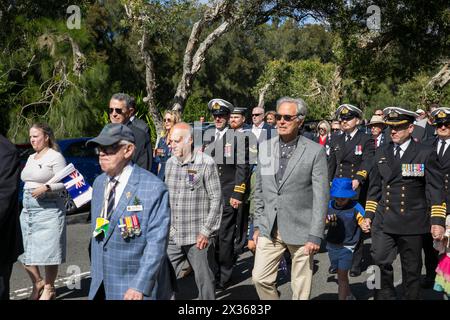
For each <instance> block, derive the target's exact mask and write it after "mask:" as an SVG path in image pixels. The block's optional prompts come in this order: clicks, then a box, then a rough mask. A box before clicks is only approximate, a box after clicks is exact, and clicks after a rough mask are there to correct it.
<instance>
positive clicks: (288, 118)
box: [275, 113, 298, 122]
mask: <svg viewBox="0 0 450 320" xmlns="http://www.w3.org/2000/svg"><path fill="white" fill-rule="evenodd" d="M297 117H298V114H295V115H290V114H278V113H277V114H276V115H275V120H277V121H280V120H281V119H284V121H287V122H291V121H292V120H294V119H295V118H297Z"/></svg>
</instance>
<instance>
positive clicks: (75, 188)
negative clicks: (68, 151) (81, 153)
mask: <svg viewBox="0 0 450 320" xmlns="http://www.w3.org/2000/svg"><path fill="white" fill-rule="evenodd" d="M61 181H62V182H63V183H64V187H65V188H66V189H67V192H69V194H70V197H71V198H72V200H73V202H74V203H75V205H76V206H77V208H79V207H81V206H82V205H84V204H85V203H88V202H89V201H91V199H92V188H91V186H90V185H89V184H88V183H87V182H86V181H85V180H84V177H83V175H82V174H80V172H79V171H78V170H76V169H74V170H73V171H72V172H71V173H69V174H68V175H66V176H65V177H64V178H62V180H61Z"/></svg>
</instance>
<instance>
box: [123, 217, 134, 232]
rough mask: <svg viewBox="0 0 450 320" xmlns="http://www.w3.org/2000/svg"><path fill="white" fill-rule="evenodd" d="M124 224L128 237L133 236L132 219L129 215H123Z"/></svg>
mask: <svg viewBox="0 0 450 320" xmlns="http://www.w3.org/2000/svg"><path fill="white" fill-rule="evenodd" d="M125 225H126V228H127V233H128V236H129V237H133V236H134V229H133V221H132V220H131V217H130V216H128V217H125Z"/></svg>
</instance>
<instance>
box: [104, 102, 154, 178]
mask: <svg viewBox="0 0 450 320" xmlns="http://www.w3.org/2000/svg"><path fill="white" fill-rule="evenodd" d="M133 103H134V102H133V99H132V98H131V97H130V96H129V95H127V94H125V93H116V94H114V95H113V96H112V97H111V100H110V101H109V109H108V112H109V119H110V121H111V123H119V124H123V125H126V126H127V127H129V128H130V129H131V131H133V134H134V136H135V137H136V151H135V153H134V155H133V162H134V163H136V164H137V165H138V166H140V167H141V168H143V169H145V170H148V171H150V170H151V168H152V161H153V153H152V145H151V142H150V135H148V134H146V133H145V131H144V130H142V129H140V128H139V127H138V126H137V125H136V121H137V119H135V120H134V121H131V118H132V117H134V116H133V113H134V111H133V110H134V107H135V105H134V104H133Z"/></svg>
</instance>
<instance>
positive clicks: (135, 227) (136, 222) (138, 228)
mask: <svg viewBox="0 0 450 320" xmlns="http://www.w3.org/2000/svg"><path fill="white" fill-rule="evenodd" d="M131 221H132V223H133V230H134V234H135V235H136V236H138V237H139V236H140V235H141V225H140V224H139V219H138V216H137V215H136V214H133V215H132V216H131Z"/></svg>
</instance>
